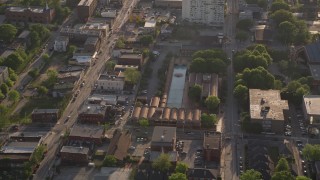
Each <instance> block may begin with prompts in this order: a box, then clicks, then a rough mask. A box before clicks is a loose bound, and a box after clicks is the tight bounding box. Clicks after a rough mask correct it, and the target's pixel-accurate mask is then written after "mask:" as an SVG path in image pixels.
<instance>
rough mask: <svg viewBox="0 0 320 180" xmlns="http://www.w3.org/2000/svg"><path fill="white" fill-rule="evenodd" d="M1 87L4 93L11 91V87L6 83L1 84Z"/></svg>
mask: <svg viewBox="0 0 320 180" xmlns="http://www.w3.org/2000/svg"><path fill="white" fill-rule="evenodd" d="M0 89H1V92H2V93H3V94H7V93H8V92H9V87H8V86H7V85H6V84H5V83H3V84H1V86H0Z"/></svg>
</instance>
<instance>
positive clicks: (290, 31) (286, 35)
mask: <svg viewBox="0 0 320 180" xmlns="http://www.w3.org/2000/svg"><path fill="white" fill-rule="evenodd" d="M297 33H298V30H297V28H296V26H295V25H294V24H293V23H291V22H289V21H284V22H282V23H280V24H279V27H278V39H279V41H280V42H282V43H283V44H286V45H288V44H291V43H293V42H294V40H295V37H296V35H297Z"/></svg>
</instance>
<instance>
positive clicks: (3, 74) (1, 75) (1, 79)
mask: <svg viewBox="0 0 320 180" xmlns="http://www.w3.org/2000/svg"><path fill="white" fill-rule="evenodd" d="M8 78H9V71H8V67H7V66H0V84H2V83H5V82H6V81H7V80H8Z"/></svg>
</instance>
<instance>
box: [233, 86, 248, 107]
mask: <svg viewBox="0 0 320 180" xmlns="http://www.w3.org/2000/svg"><path fill="white" fill-rule="evenodd" d="M233 95H234V97H236V98H237V99H238V102H239V103H240V104H241V105H245V104H246V103H247V101H248V98H249V89H248V88H247V87H246V86H244V85H242V84H239V85H237V86H236V87H235V88H234V90H233Z"/></svg>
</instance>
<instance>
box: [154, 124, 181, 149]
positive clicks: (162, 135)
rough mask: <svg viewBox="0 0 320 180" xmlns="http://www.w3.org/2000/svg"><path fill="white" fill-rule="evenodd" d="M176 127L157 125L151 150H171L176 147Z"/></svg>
mask: <svg viewBox="0 0 320 180" xmlns="http://www.w3.org/2000/svg"><path fill="white" fill-rule="evenodd" d="M176 130H177V128H176V127H167V126H156V127H154V130H153V134H152V139H151V150H152V151H161V152H162V151H164V152H169V151H173V150H174V149H175V147H174V146H175V144H176V138H177V137H176Z"/></svg>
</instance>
